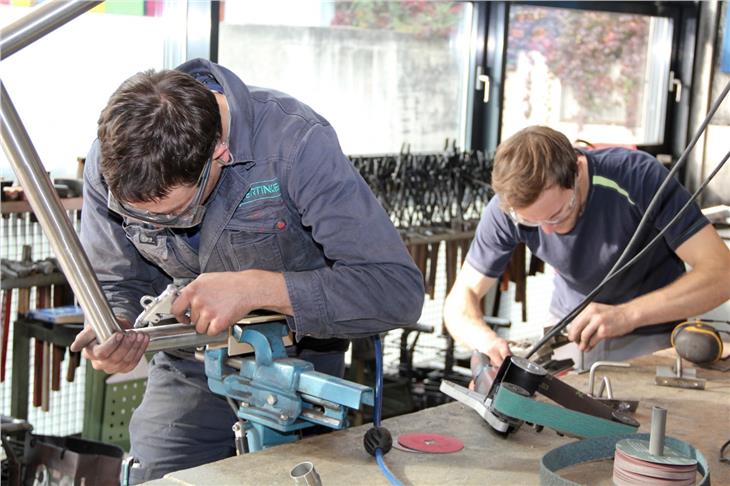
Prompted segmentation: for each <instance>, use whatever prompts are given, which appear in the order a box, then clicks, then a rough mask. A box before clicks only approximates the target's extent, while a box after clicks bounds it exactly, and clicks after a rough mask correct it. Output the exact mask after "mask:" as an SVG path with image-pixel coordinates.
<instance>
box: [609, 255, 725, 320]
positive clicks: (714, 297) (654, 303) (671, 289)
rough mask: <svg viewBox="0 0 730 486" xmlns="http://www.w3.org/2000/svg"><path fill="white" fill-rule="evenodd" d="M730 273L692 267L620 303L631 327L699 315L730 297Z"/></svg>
mask: <svg viewBox="0 0 730 486" xmlns="http://www.w3.org/2000/svg"><path fill="white" fill-rule="evenodd" d="M729 294H730V272H724V271H715V270H713V269H707V270H705V269H702V270H699V269H698V270H692V271H690V272H688V273H686V274H684V275H683V276H681V277H680V278H678V279H677V280H675V281H674V282H672V283H671V284H669V285H667V286H666V287H663V288H661V289H658V290H655V291H654V292H650V293H648V294H645V295H642V296H640V297H637V298H636V299H634V300H632V301H630V302H627V303H626V304H623V307H624V308H625V310H626V312H627V314H628V316H629V319H630V320H631V322H632V323H633V326H634V328H639V327H644V326H649V325H652V324H658V323H662V322H671V321H676V320H680V319H685V318H687V317H690V316H693V315H697V314H701V313H703V312H706V311H708V310H710V309H713V308H715V307H717V306H718V305H720V304H722V303H723V302H725V301H726V300H727V299H728V298H730V295H729Z"/></svg>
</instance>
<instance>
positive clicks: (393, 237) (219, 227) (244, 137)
mask: <svg viewBox="0 0 730 486" xmlns="http://www.w3.org/2000/svg"><path fill="white" fill-rule="evenodd" d="M177 69H178V70H180V71H183V72H186V73H189V74H200V73H201V72H203V73H204V72H209V73H210V74H212V75H213V76H214V77H215V79H216V80H217V81H218V83H219V84H220V85H221V86H222V88H223V92H224V94H225V96H226V99H227V101H228V105H229V107H230V114H231V132H230V139H229V148H230V151H231V154H232V157H233V163H231V164H230V165H228V166H226V167H225V168H223V170H222V174H221V176H220V179H219V181H218V183H217V185H216V187H215V189H214V192H213V193H212V194H211V196H210V197H209V198H208V200H207V202H206V205H207V210H206V214H205V218H204V220H203V222H202V224H201V227H200V235H199V237H200V238H199V244H198V246H197V248H196V247H195V245H191V244H190V240H189V235H185V234H184V233H183V232H181V231H180V230H171V229H164V228H162V229H160V228H153V227H150V226H148V225H144V224H141V223H139V222H137V221H133V220H127V221H125V220H123V219H122V218H121V217H120V216H119V215H117V214H116V213H114V212H112V211H110V210H109V209H108V208H107V203H106V202H107V188H106V185H105V183H104V180H103V177H102V174H101V171H100V160H99V159H100V155H101V154H100V147H99V141H98V140H97V141H96V142H95V143H94V144H93V145H92V148H91V151H90V152H89V154H88V157H87V159H86V166H85V170H84V179H85V184H84V207H83V211H82V217H81V240H82V244H83V246H84V248H85V250H86V252H87V255H88V256H89V259H90V261H91V264H92V266H93V268H94V270H95V272H96V274H97V276H98V278H99V281H100V283H101V285H102V287H103V289H104V291H105V293H106V295H107V297H108V299H109V301H110V304H111V306H112V309H113V311H114V313H115V314H116V315H119V316H121V317H124V318H126V319H128V320H130V321H134V319H135V317H136V316H137V315H138V314H139V312H141V310H142V309H141V306H140V304H139V299H140V297H142V296H143V295H157V294H159V293H160V292H161V291H162V290H163V289H164V287H165V286H166V285H167V284H168V283H169V282H170V280H171V279H193V278H195V277H196V276H197V275H199V274H200V273H205V272H224V271H226V272H228V271H240V270H245V269H250V268H254V269H262V270H271V271H277V272H283V274H284V278H285V280H286V286H287V289H288V291H289V297H290V300H291V303H292V307H293V309H294V315H293V316H292V317H290V318H289V326H290V328H291V329H292V330H293V331H295V333H296V336H297V339H301V338H302V337H303V336H311V337H315V338H329V337H340V338H351V337H362V336H366V335H371V334H374V333H378V332H382V331H386V330H389V329H393V328H397V327H401V326H403V325H407V324H411V323H415V322H416V321H417V320H418V318H419V317H420V314H421V310H422V306H423V299H424V288H423V278H422V276H421V274H420V272H419V271H418V269H417V268H416V266H415V265H414V262H413V260H412V258H411V257H410V255H409V254H408V252H407V250H406V248H405V246H404V244H403V242H402V241H401V238H400V236H399V234H398V232H397V231H396V229H395V228H394V227H393V224H392V223H391V221H390V219H389V218H388V215H387V214H386V213H385V211H384V210H383V208H382V207H381V206H380V204H379V203H378V202H377V200H376V199H375V197H374V195H373V194H372V192H371V191H370V188H369V187H368V186H367V184H366V183H365V181H364V180H363V179H362V178H361V177H360V175H359V174H358V172H357V171H356V170H355V169H354V167H353V166H352V163H351V162H350V161H349V159H348V158H347V157H346V156H345V155H344V154H343V153H342V149H341V148H340V145H339V142H338V140H337V136H336V134H335V131H334V129H333V128H332V127H331V126H330V124H329V123H328V122H327V121H326V120H325V119H324V118H322V117H321V116H320V115H318V114H317V113H315V112H314V111H313V110H312V109H311V108H309V107H308V106H307V105H305V104H303V103H301V102H299V101H297V100H296V99H294V98H292V97H290V96H287V95H285V94H282V93H279V92H275V91H272V90H267V89H260V88H254V87H250V88H249V87H247V86H246V85H244V83H243V82H242V81H241V80H240V79H239V78H238V77H237V76H236V75H235V74H233V73H232V72H231V71H229V70H227V69H225V68H223V67H221V66H218V65H216V64H214V63H212V62H209V61H206V60H201V59H196V60H193V61H189V62H187V63H185V64H183V65H182V66H180V67H178V68H177ZM363 136H367V135H366V134H363Z"/></svg>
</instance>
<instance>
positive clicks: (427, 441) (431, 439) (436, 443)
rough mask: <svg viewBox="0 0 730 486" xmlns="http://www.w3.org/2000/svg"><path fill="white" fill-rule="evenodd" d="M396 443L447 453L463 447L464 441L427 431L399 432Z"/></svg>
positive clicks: (422, 450)
mask: <svg viewBox="0 0 730 486" xmlns="http://www.w3.org/2000/svg"><path fill="white" fill-rule="evenodd" d="M398 443H399V444H400V445H402V446H403V447H407V448H409V449H412V450H414V451H418V452H428V453H430V454H448V453H450V452H457V451H460V450H462V449H463V448H464V443H463V442H461V441H460V440H459V439H456V438H454V437H448V436H446V435H439V434H431V433H427V432H414V433H411V434H401V435H400V436H398Z"/></svg>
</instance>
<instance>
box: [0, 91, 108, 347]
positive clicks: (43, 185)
mask: <svg viewBox="0 0 730 486" xmlns="http://www.w3.org/2000/svg"><path fill="white" fill-rule="evenodd" d="M0 99H2V103H0V110H1V111H2V146H3V150H4V151H5V154H6V155H7V156H8V159H9V160H10V165H11V166H12V167H13V171H15V175H16V176H17V177H18V180H19V181H20V184H21V185H22V186H23V189H24V191H25V196H26V198H27V199H28V202H29V203H30V206H31V208H33V212H34V213H35V216H36V217H37V218H38V222H39V223H40V225H41V227H42V228H43V231H44V233H45V234H46V236H47V237H48V241H49V242H50V244H51V248H53V251H54V253H55V255H56V258H58V263H59V265H60V266H61V269H62V270H63V273H64V274H65V275H66V278H67V279H68V282H69V284H70V285H71V288H72V289H73V291H74V294H75V295H76V297H78V299H79V301H80V302H81V306H82V307H83V309H84V316H85V319H87V320H88V321H89V323H90V324H91V326H92V327H93V328H94V331H95V332H96V337H97V339H98V340H99V342H104V341H106V340H107V339H108V338H109V337H110V336H111V335H112V334H113V333H114V332H115V331H119V330H120V328H119V325H118V324H117V321H116V319H115V318H114V314H113V313H112V310H111V307H109V303H108V302H107V300H106V297H105V296H104V293H103V292H102V290H101V286H100V285H99V282H98V281H97V279H96V275H95V274H94V272H93V270H92V268H91V264H90V263H89V260H88V257H87V256H86V253H84V251H83V249H82V248H81V242H80V241H79V238H78V235H77V234H76V231H75V230H74V229H73V227H72V226H71V222H70V221H69V220H68V218H67V217H66V211H65V210H64V209H63V206H62V205H61V200H60V199H59V198H58V195H56V191H55V190H54V188H53V184H52V183H51V179H50V177H48V174H46V172H45V170H44V167H43V164H42V163H41V160H40V158H39V157H38V153H37V152H36V150H35V147H33V143H32V142H31V140H30V137H29V136H28V132H27V131H26V129H25V127H24V126H23V122H22V121H21V120H20V117H18V112H17V111H15V106H14V105H13V102H12V100H11V99H10V97H9V96H8V93H7V92H6V91H5V85H4V84H3V83H2V81H0Z"/></svg>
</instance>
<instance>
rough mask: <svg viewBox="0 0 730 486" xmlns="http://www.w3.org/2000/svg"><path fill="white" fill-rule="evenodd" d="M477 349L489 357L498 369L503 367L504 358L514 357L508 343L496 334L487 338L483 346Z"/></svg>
mask: <svg viewBox="0 0 730 486" xmlns="http://www.w3.org/2000/svg"><path fill="white" fill-rule="evenodd" d="M476 349H477V351H479V352H481V353H483V354H486V355H487V356H489V360H490V361H491V363H492V366H495V367H497V368H498V367H500V366H502V361H504V358H506V357H507V356H510V355H512V352H511V351H510V349H509V344H507V341H505V340H504V339H502V338H501V337H499V336H497V335H496V334H495V335H494V336H490V337H489V338H487V339H486V340H485V341H484V342H483V343H482V345H480V346H477V347H476Z"/></svg>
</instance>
